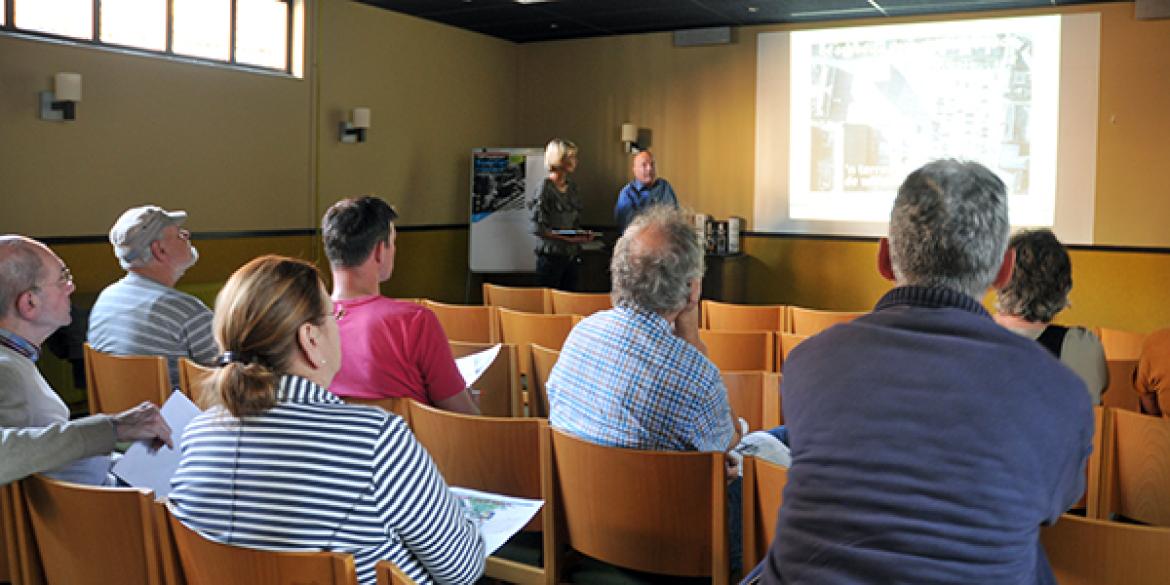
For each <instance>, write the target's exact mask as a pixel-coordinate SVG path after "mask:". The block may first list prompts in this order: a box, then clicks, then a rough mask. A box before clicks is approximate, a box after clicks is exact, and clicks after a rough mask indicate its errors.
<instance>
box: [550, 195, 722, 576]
mask: <svg viewBox="0 0 1170 585" xmlns="http://www.w3.org/2000/svg"><path fill="white" fill-rule="evenodd" d="M610 274H611V278H612V280H613V293H612V296H613V301H614V308H613V309H611V310H608V311H602V312H600V313H596V314H594V315H592V316H590V317H588V318H586V319H585V320H584V321H582V322H581V323H580V324H578V325H577V326H576V327H574V328H573V331H572V333H570V334H569V338H568V339H567V340H566V341H565V344H564V347H563V348H562V349H561V355H560V358H558V360H557V363H556V366H554V367H553V370H552V373H551V375H550V376H549V380H548V385H547V388H548V398H549V411H550V416H549V424H551V425H552V426H553V428H555V429H558V430H562V431H565V432H567V433H570V434H573V435H576V436H578V437H581V438H583V439H585V440H588V441H591V442H594V443H597V444H600V445H607V446H612V447H625V448H629V449H653V450H662V451H723V452H726V451H728V450H729V449H731V448H732V447H733V446H735V445H736V444H737V443H738V442H739V438H740V437H739V432H738V430H737V426H738V425H737V424H736V423H735V420H736V419H735V416H734V415H733V414H732V412H731V407H730V405H729V404H728V402H727V389H726V388H725V387H724V386H723V380H722V378H721V377H720V375H719V369H718V368H716V367H715V364H713V363H711V360H709V359H707V355H706V353H707V347H706V346H705V345H704V344H703V342H702V341H701V340H700V339H699V323H698V304H699V291H700V288H701V283H702V278H703V248H702V246H701V244H700V242H699V238H698V236H697V234H696V233H695V230H694V228H693V227H692V226H691V223H690V222H689V221H688V218H687V217H686V215H684V214H683V213H681V212H679V211H677V210H675V209H674V208H673V207H671V206H655V207H652V208H650V209H649V210H647V211H645V212H643V213H641V214H640V215H638V216H637V218H636V219H635V220H634V222H633V223H632V224H630V227H629V229H627V230H626V232H625V234H624V235H623V236H622V237H621V239H619V240H618V242H617V245H616V246H615V248H614V254H613V261H612V262H611V264H610ZM729 461H730V460H729ZM737 475H738V469H737V467H736V465H735V464H734V463H730V462H729V464H728V478H729V479H731V478H735V477H737ZM738 488H739V486H738V485H737V484H733V485H730V486H729V487H728V494H729V500H731V501H732V502H731V504H730V505H731V506H732V507H734V511H732V512H730V513H729V518H730V519H732V520H733V521H734V520H735V519H737V518H739V512H738V505H737V504H738V497H739V489H738ZM737 528H738V527H737V526H733V527H732V530H731V532H732V538H731V541H732V565H733V569H734V568H735V565H736V563H737V560H736V559H737V556H738V555H737V554H736V550H737V549H738V545H739V538H738V536H737V534H738V530H737Z"/></svg>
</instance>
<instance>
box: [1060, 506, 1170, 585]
mask: <svg viewBox="0 0 1170 585" xmlns="http://www.w3.org/2000/svg"><path fill="white" fill-rule="evenodd" d="M1040 542H1041V544H1043V546H1044V550H1045V552H1046V553H1047V555H1048V562H1049V564H1051V565H1052V572H1053V573H1054V574H1055V576H1056V582H1057V583H1059V584H1060V585H1166V583H1170V555H1168V554H1167V552H1170V528H1162V527H1151V526H1138V525H1135V524H1126V523H1122V522H1112V521H1109V520H1101V519H1097V518H1081V517H1080V516H1074V515H1071V514H1065V515H1064V516H1061V518H1060V520H1059V521H1058V522H1057V523H1056V524H1055V525H1053V526H1049V527H1046V528H1041V529H1040Z"/></svg>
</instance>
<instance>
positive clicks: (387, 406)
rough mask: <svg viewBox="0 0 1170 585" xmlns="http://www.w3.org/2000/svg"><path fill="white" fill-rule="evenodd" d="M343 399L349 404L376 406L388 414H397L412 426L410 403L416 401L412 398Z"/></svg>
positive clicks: (353, 397)
mask: <svg viewBox="0 0 1170 585" xmlns="http://www.w3.org/2000/svg"><path fill="white" fill-rule="evenodd" d="M341 399H342V400H344V401H345V402H347V403H349V404H361V405H364V406H375V407H378V408H381V409H382V410H385V411H386V412H392V413H394V414H397V415H398V416H400V417H402V420H404V421H406V424H410V403H411V402H414V400H413V399H411V398H407V397H405V396H390V397H386V398H357V397H355V396H343V397H341Z"/></svg>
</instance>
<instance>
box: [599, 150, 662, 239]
mask: <svg viewBox="0 0 1170 585" xmlns="http://www.w3.org/2000/svg"><path fill="white" fill-rule="evenodd" d="M631 162H632V165H631V166H632V170H633V171H634V180H633V181H630V182H629V183H626V186H625V187H622V191H621V193H619V194H618V201H617V205H616V206H615V207H614V208H613V217H614V219H615V220H617V222H618V229H619V231H621V232H622V233H625V231H626V228H627V227H629V225H630V223H631V222H633V221H634V218H635V217H637V216H638V214H639V213H642V211H643V210H645V209H647V208H649V207H652V206H655V205H669V206H671V207H673V208H675V209H678V197H675V195H674V189H672V188H671V186H670V183H668V182H666V179H661V178H659V177H658V169H657V167H655V165H654V153H652V152H650V151H649V150H643V151H641V152H639V153H638V154H635V155H634V157H633V159H631Z"/></svg>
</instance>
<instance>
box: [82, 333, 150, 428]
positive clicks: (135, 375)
mask: <svg viewBox="0 0 1170 585" xmlns="http://www.w3.org/2000/svg"><path fill="white" fill-rule="evenodd" d="M85 384H86V392H87V394H88V396H89V412H90V414H98V413H106V414H116V413H119V412H122V411H123V410H127V409H129V408H133V407H135V406H138V404H139V403H141V402H143V401H146V400H149V401H150V402H153V403H155V404H162V403H164V402H166V400H167V398H168V397H169V396H170V395H171V381H170V374H169V373H167V360H166V358H163V357H160V356H156V355H124V356H119V355H111V354H108V353H103V352H100V351H98V350H96V349H94V348H92V347H90V345H89V344H88V343H87V344H85Z"/></svg>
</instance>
